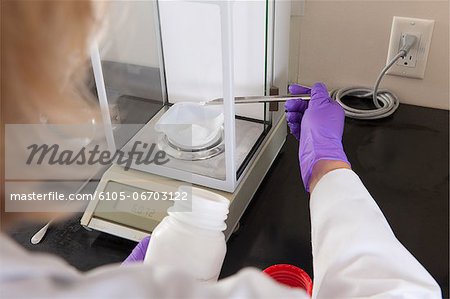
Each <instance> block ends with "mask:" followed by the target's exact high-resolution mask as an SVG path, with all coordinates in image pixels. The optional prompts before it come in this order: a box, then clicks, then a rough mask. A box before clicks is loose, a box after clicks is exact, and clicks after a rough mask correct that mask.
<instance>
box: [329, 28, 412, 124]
mask: <svg viewBox="0 0 450 299" xmlns="http://www.w3.org/2000/svg"><path fill="white" fill-rule="evenodd" d="M416 41H417V38H416V36H414V35H410V34H405V35H404V36H402V46H401V48H400V50H399V52H398V53H397V54H396V55H395V56H394V58H392V59H391V60H390V61H389V63H388V64H387V65H386V66H385V67H384V68H383V69H382V70H381V72H380V74H379V75H378V78H377V80H376V82H375V85H374V88H373V89H371V88H368V87H344V88H340V89H335V90H333V91H331V95H330V96H331V97H332V98H333V99H335V100H336V102H338V103H339V105H341V106H342V108H343V109H344V111H345V116H347V117H350V118H355V119H380V118H384V117H388V116H389V115H392V114H393V113H394V112H395V110H397V108H398V106H399V104H400V101H399V99H398V97H397V96H396V95H395V94H394V93H393V92H391V91H389V90H386V89H381V90H378V88H379V86H380V82H381V79H383V77H384V75H385V74H386V72H387V71H388V70H389V69H390V68H391V67H392V66H393V65H394V63H395V62H397V60H399V59H400V58H402V57H405V56H406V55H407V54H408V52H409V50H410V49H411V48H412V46H413V45H414V44H415V43H416ZM345 96H352V97H357V98H363V99H367V98H371V99H372V101H373V104H374V105H375V109H358V108H354V107H350V106H348V105H346V104H344V102H343V101H342V99H343V98H344V97H345Z"/></svg>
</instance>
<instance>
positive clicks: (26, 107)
mask: <svg viewBox="0 0 450 299" xmlns="http://www.w3.org/2000/svg"><path fill="white" fill-rule="evenodd" d="M95 23H96V20H95V14H94V7H93V2H91V1H84V0H80V1H76V0H69V1H51V0H50V1H49V0H44V1H41V0H38V1H24V0H15V1H11V0H10V1H2V65H1V68H2V75H1V81H2V82H1V83H2V111H3V113H4V118H5V119H4V120H5V123H39V122H42V121H43V118H44V119H48V122H50V123H67V122H69V123H72V122H78V121H79V122H82V120H83V118H85V115H86V110H89V111H92V110H93V109H92V108H93V107H92V102H90V101H86V98H87V97H88V93H87V91H86V88H85V87H84V83H85V80H86V74H87V72H86V68H87V64H86V62H87V61H88V47H89V39H90V37H91V36H92V32H93V28H94V25H95ZM88 114H89V113H88ZM77 120H78V121H77Z"/></svg>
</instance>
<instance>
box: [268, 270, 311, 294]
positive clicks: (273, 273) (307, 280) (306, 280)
mask: <svg viewBox="0 0 450 299" xmlns="http://www.w3.org/2000/svg"><path fill="white" fill-rule="evenodd" d="M263 272H264V273H266V274H268V275H269V276H270V277H272V278H273V279H275V280H276V281H277V282H279V283H281V284H284V285H287V286H289V287H292V288H302V289H304V290H306V292H307V293H308V295H309V296H312V288H313V283H312V280H311V277H309V275H308V273H306V272H305V271H304V270H303V269H300V268H298V267H296V266H293V265H289V264H277V265H273V266H270V267H268V268H266V269H265V270H264V271H263Z"/></svg>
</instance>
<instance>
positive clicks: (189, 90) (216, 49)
mask: <svg viewBox="0 0 450 299" xmlns="http://www.w3.org/2000/svg"><path fill="white" fill-rule="evenodd" d="M110 10H111V7H110ZM275 12H276V13H275ZM109 14H110V15H112V17H111V18H110V19H112V20H113V22H110V23H108V29H107V30H105V33H104V35H103V38H102V39H101V40H99V41H98V43H97V46H96V47H94V48H93V51H92V65H93V71H94V75H95V79H96V86H97V93H98V96H99V101H100V104H101V107H102V113H103V116H104V118H105V123H106V124H108V123H109V127H108V126H107V129H106V131H105V134H106V136H107V139H108V140H109V145H110V147H111V148H112V150H120V151H121V152H123V153H125V154H126V153H128V154H129V156H128V157H129V158H130V161H132V162H131V163H130V164H125V165H124V164H121V163H120V161H116V163H115V164H114V165H113V166H112V167H111V168H110V169H109V170H108V171H107V172H106V173H105V175H104V176H103V178H102V181H101V182H100V184H99V187H98V188H97V191H105V190H110V191H114V192H118V191H120V192H121V190H122V189H123V190H125V191H126V192H128V193H132V194H134V193H136V192H141V191H145V190H149V189H151V190H156V189H158V190H159V189H161V190H162V189H164V188H165V189H167V190H169V189H170V190H172V189H174V190H176V186H179V185H180V184H193V185H195V186H198V187H201V188H207V189H212V190H215V192H217V193H219V194H222V195H224V196H226V197H227V198H229V200H230V213H229V216H228V220H227V225H228V229H227V231H226V232H225V235H226V236H227V237H228V236H229V235H230V234H231V232H232V231H233V229H234V228H235V227H236V226H237V223H238V221H239V218H240V217H241V215H242V214H243V212H244V210H245V208H246V207H247V205H248V203H249V202H250V200H251V198H252V197H253V194H254V193H255V192H256V190H257V188H258V186H259V184H260V183H261V182H262V180H263V178H264V176H265V174H266V173H267V171H268V169H269V168H270V166H271V164H272V162H273V160H274V159H275V157H276V156H277V154H278V152H279V150H280V148H281V146H282V145H283V143H284V141H285V138H286V123H285V122H284V118H283V117H284V116H283V115H284V111H283V109H278V111H277V109H276V107H275V109H273V108H274V107H269V106H270V105H269V104H268V103H264V102H262V103H251V104H250V103H239V104H237V103H236V102H235V97H243V96H264V95H269V94H270V93H271V91H272V90H276V89H278V91H279V93H280V94H286V93H287V73H288V70H287V57H288V48H289V44H288V43H280V45H281V46H280V47H278V48H276V47H274V40H275V37H278V39H280V40H287V39H288V36H289V17H290V2H289V1H281V2H275V1H190V0H181V1H143V2H140V1H131V2H129V1H123V2H113V3H112V10H111V12H110V13H109ZM286 20H287V21H286ZM274 86H277V88H274ZM143 157H145V158H146V159H142V158H143ZM143 160H144V161H143ZM111 182H115V183H119V184H111ZM125 182H126V183H125ZM119 189H120V190H119ZM139 190H141V191H139ZM167 190H166V191H167ZM155 204H156V203H155V202H152V203H151V204H150V205H151V207H150V208H151V209H152V211H153V210H154V209H155V207H154V205H155ZM100 205H102V206H103V207H104V209H103V210H102V209H99V206H100ZM112 205H114V207H113V206H112ZM116 205H117V203H109V204H108V203H101V204H98V205H97V204H95V203H94V204H92V205H90V207H89V209H88V210H87V211H86V212H85V215H84V216H83V218H82V224H83V225H85V226H88V227H92V228H95V229H99V230H103V231H106V232H110V233H113V234H116V235H119V236H122V237H126V238H129V239H134V240H138V239H140V238H142V237H143V236H145V234H148V233H149V232H151V231H152V228H153V227H154V226H155V225H156V224H157V223H158V221H159V220H160V219H161V217H163V215H164V213H165V208H166V207H162V206H161V207H158V209H159V210H158V213H159V214H158V217H153V216H154V215H150V216H148V215H145V214H146V211H147V210H148V209H147V208H149V206H147V207H143V206H142V207H138V208H135V207H134V206H133V207H120V211H118V210H117V209H116V210H115V207H116ZM121 205H122V206H123V204H121ZM105 211H107V212H105ZM116 212H117V213H116ZM133 215H134V216H133ZM150 218H151V220H152V221H153V222H152V223H153V224H152V225H149V221H150V220H149V219H150ZM136 219H138V220H139V221H137V220H136ZM138 222H139V223H138ZM144 228H145V229H144Z"/></svg>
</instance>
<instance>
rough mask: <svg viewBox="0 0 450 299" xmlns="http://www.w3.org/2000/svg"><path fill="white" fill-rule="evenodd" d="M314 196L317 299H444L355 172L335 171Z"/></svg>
mask: <svg viewBox="0 0 450 299" xmlns="http://www.w3.org/2000/svg"><path fill="white" fill-rule="evenodd" d="M313 173H314V171H313ZM312 190H313V191H312V193H311V223H312V224H311V226H312V247H313V259H314V260H313V266H314V289H313V298H367V297H383V298H441V296H442V295H441V292H440V288H439V286H438V285H437V283H436V282H435V280H434V279H433V278H432V277H431V275H430V274H429V273H428V272H427V271H426V270H425V269H424V268H423V266H422V265H421V264H420V263H419V262H418V261H417V260H416V259H415V258H414V257H413V256H412V255H411V253H409V252H408V250H407V249H406V248H405V247H404V246H403V245H402V244H401V243H400V242H399V241H398V240H397V238H396V237H395V235H394V234H393V232H392V230H391V228H390V226H389V224H388V222H387V221H386V219H385V217H384V215H383V213H382V212H381V210H380V209H379V207H378V206H377V204H376V203H375V201H374V200H373V198H372V197H371V196H370V194H369V192H368V191H367V190H366V188H365V187H364V185H363V183H362V182H361V180H360V179H359V177H358V176H357V175H356V174H355V173H354V172H353V171H352V170H350V169H348V168H340V169H334V170H331V171H329V172H327V173H325V174H324V175H322V177H321V178H319V179H318V181H317V184H316V185H315V187H314V188H312Z"/></svg>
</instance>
